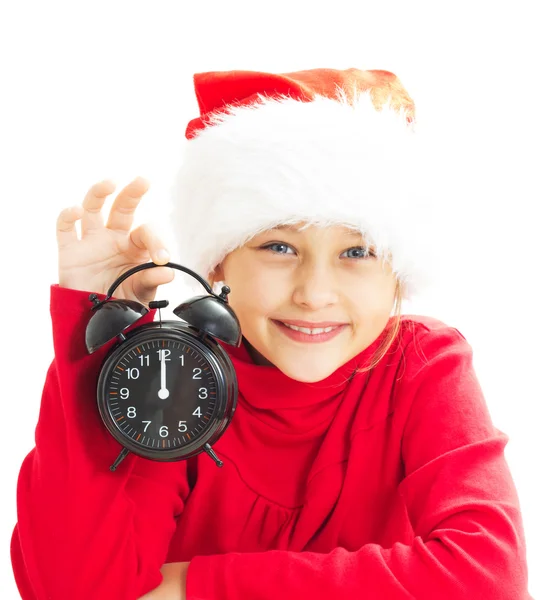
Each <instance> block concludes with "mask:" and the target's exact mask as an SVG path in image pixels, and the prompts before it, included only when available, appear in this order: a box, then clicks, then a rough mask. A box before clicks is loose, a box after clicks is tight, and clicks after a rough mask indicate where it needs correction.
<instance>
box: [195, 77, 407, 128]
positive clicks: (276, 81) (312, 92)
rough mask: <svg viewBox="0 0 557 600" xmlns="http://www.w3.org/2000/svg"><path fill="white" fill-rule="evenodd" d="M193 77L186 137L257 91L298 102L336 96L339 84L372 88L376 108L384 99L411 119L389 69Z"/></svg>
mask: <svg viewBox="0 0 557 600" xmlns="http://www.w3.org/2000/svg"><path fill="white" fill-rule="evenodd" d="M193 81H194V88H195V96H196V98H197V103H198V105H199V111H200V114H201V116H200V117H196V118H194V119H192V120H191V121H190V122H189V123H188V126H187V129H186V137H187V138H188V139H191V138H193V137H195V136H196V135H197V133H198V132H199V131H200V130H201V129H203V128H204V127H205V126H206V125H208V124H210V123H211V116H213V115H214V114H215V113H218V112H222V111H226V110H227V107H228V106H248V105H253V104H256V103H257V102H258V101H259V96H260V95H266V96H274V97H276V96H280V95H284V96H290V97H291V98H293V99H295V100H298V101H300V102H311V101H312V100H313V99H314V98H315V96H316V95H317V94H319V95H322V96H327V97H329V98H333V97H336V95H337V92H338V89H339V88H340V89H343V90H345V91H346V92H347V93H351V92H353V91H354V89H360V90H364V91H366V90H367V91H369V92H372V94H371V97H372V101H373V103H374V106H375V107H376V108H377V109H380V108H381V107H382V106H383V105H384V104H386V103H387V102H388V103H389V105H390V106H391V108H395V109H397V110H399V109H403V110H405V111H406V114H407V120H408V122H411V121H413V120H414V102H413V101H412V98H410V96H409V95H408V92H407V91H406V90H405V89H404V87H403V85H402V83H401V82H400V80H399V79H398V77H397V76H396V75H394V74H393V73H391V72H390V71H380V70H368V71H363V70H361V69H346V70H344V71H341V70H338V69H311V70H307V71H297V72H294V73H283V74H280V73H263V72H261V71H216V72H208V73H196V74H195V75H194V76H193Z"/></svg>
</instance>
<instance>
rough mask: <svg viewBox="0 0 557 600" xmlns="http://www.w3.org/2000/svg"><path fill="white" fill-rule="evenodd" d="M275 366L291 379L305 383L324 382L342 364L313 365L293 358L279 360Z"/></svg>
mask: <svg viewBox="0 0 557 600" xmlns="http://www.w3.org/2000/svg"><path fill="white" fill-rule="evenodd" d="M274 364H275V365H276V366H277V367H278V368H279V369H280V370H281V371H282V372H283V373H284V374H285V375H287V376H288V377H290V378H291V379H295V380H296V381H302V382H304V383H316V382H317V381H323V379H326V378H327V377H329V375H331V374H332V373H334V372H335V371H336V370H337V369H338V368H339V367H340V366H341V365H340V364H338V365H337V364H334V365H333V364H330V365H323V363H320V364H318V365H315V364H313V365H312V364H307V363H304V361H299V360H293V359H292V358H290V359H286V360H284V361H281V360H277V361H276V362H275V363H274Z"/></svg>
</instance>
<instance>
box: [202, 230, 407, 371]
mask: <svg viewBox="0 0 557 600" xmlns="http://www.w3.org/2000/svg"><path fill="white" fill-rule="evenodd" d="M298 229H299V226H280V227H277V228H275V229H271V230H269V231H266V232H265V233H262V234H260V235H258V236H257V237H255V238H253V239H252V240H250V241H249V242H248V243H246V244H245V245H244V246H242V247H240V248H237V249H236V250H234V251H233V252H231V253H230V254H228V255H227V256H226V258H225V259H224V261H223V262H222V263H221V264H220V265H219V266H218V267H217V268H216V269H215V272H214V276H213V277H211V278H210V279H211V281H224V282H226V285H228V286H230V288H231V290H232V291H231V293H230V295H229V296H228V298H229V302H230V306H231V307H232V308H233V309H234V311H235V312H236V314H237V316H238V319H239V320H240V325H241V328H242V334H243V336H244V343H245V342H246V340H247V341H248V342H249V343H248V344H247V348H248V350H249V352H250V354H251V356H252V358H253V360H254V362H255V363H257V364H265V365H269V364H270V365H274V366H276V367H278V368H279V369H280V370H281V371H282V372H283V373H285V374H286V375H288V376H289V377H291V378H293V379H296V380H298V381H305V382H315V381H321V380H322V379H325V378H326V377H328V376H329V375H330V374H331V373H333V372H334V371H336V370H337V369H338V368H339V367H340V366H342V365H343V364H344V363H346V362H347V361H348V360H350V359H351V358H353V357H354V356H356V355H357V354H359V353H360V352H362V351H363V350H364V349H365V348H367V347H368V346H369V345H370V344H371V343H372V342H373V341H375V340H376V339H377V337H378V336H379V335H380V334H381V332H382V331H383V329H384V328H385V326H386V325H387V322H388V320H389V317H390V315H391V310H392V308H393V304H394V301H395V291H396V279H395V277H394V275H393V272H392V270H391V267H390V266H389V265H388V264H387V263H385V264H384V265H383V264H382V262H381V261H380V260H379V259H377V258H376V257H375V254H374V253H373V251H374V249H373V248H370V249H367V248H364V247H363V246H362V237H361V236H360V235H359V234H358V233H355V232H353V231H350V230H349V229H347V228H345V227H342V226H336V227H328V228H319V227H313V226H312V227H308V228H307V229H306V230H304V231H299V230H298ZM368 250H369V253H368V252H367V251H368ZM284 322H286V323H290V324H291V325H292V324H293V325H295V326H296V325H298V326H303V327H306V328H309V329H312V328H317V327H321V328H324V327H326V326H327V324H330V323H333V324H334V325H329V327H334V329H333V332H331V333H323V334H321V335H308V333H303V332H301V333H300V332H296V331H294V330H292V329H289V328H287V327H286V326H285V325H284Z"/></svg>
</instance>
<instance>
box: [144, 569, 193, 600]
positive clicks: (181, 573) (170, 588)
mask: <svg viewBox="0 0 557 600" xmlns="http://www.w3.org/2000/svg"><path fill="white" fill-rule="evenodd" d="M189 566H190V563H189V562H177V563H166V564H164V565H163V566H162V568H161V574H162V583H161V584H160V585H159V587H157V588H155V589H154V590H151V591H150V592H147V594H145V595H143V596H141V598H138V600H186V578H187V576H188V567H189Z"/></svg>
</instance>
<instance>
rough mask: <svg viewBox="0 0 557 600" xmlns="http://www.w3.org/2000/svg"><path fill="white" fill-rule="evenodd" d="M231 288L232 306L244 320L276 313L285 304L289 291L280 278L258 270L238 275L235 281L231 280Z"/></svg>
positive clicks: (245, 271)
mask: <svg viewBox="0 0 557 600" xmlns="http://www.w3.org/2000/svg"><path fill="white" fill-rule="evenodd" d="M246 273H249V276H248V277H246V276H245V274H246ZM227 281H228V280H227ZM232 284H234V287H233V288H232ZM230 287H231V288H232V291H231V293H230V296H229V299H230V306H231V307H232V308H233V309H234V310H235V311H236V313H237V314H238V316H239V317H240V316H242V317H243V318H244V319H245V318H248V319H249V318H250V317H252V318H253V316H256V315H257V316H262V315H268V314H272V313H276V311H277V308H278V307H280V306H281V305H282V304H284V300H285V291H286V289H287V288H286V286H284V285H282V284H281V283H280V281H279V278H278V277H273V276H272V275H270V274H269V273H262V272H260V271H257V270H256V269H250V270H243V271H242V272H241V273H238V276H237V277H235V278H234V281H232V279H231V280H230Z"/></svg>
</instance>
